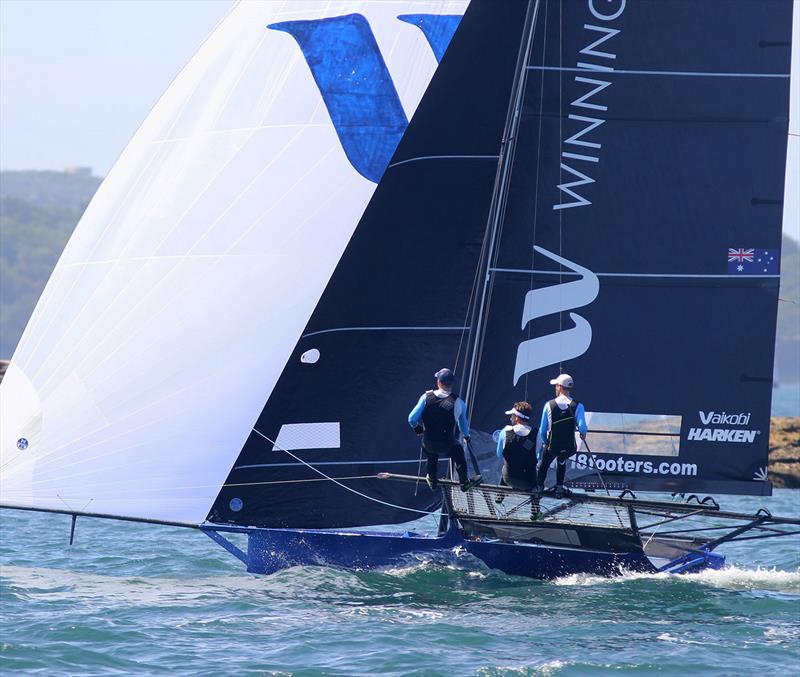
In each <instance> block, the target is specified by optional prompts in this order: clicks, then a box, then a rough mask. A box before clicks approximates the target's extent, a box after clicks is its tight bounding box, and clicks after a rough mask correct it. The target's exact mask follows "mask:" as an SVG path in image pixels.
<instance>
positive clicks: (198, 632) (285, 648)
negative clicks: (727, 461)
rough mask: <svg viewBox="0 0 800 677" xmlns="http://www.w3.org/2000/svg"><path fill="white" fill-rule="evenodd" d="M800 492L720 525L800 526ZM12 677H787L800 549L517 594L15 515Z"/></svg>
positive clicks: (9, 580) (1, 661)
mask: <svg viewBox="0 0 800 677" xmlns="http://www.w3.org/2000/svg"><path fill="white" fill-rule="evenodd" d="M799 504H800V492H798V491H792V490H778V491H776V495H775V496H773V497H772V498H769V499H764V498H753V497H726V500H725V501H724V503H723V507H724V508H726V509H733V510H754V509H756V508H758V507H760V506H761V505H765V506H766V507H768V508H769V509H770V510H772V511H773V512H774V513H775V514H790V515H793V516H798V515H800V507H799ZM0 512H2V514H0V671H2V674H3V675H7V674H11V673H24V674H42V675H45V674H46V675H129V674H130V675H234V674H235V675H304V676H306V675H307V676H310V675H376V674H381V675H419V676H423V675H424V676H428V675H479V676H485V677H489V676H493V675H635V674H646V673H650V672H653V671H657V672H658V674H660V675H694V674H697V675H753V674H756V673H757V674H759V675H762V676H763V675H782V676H787V675H791V674H797V669H798V665H800V639H798V638H799V637H800V537H784V538H778V539H774V540H766V541H751V542H743V543H739V544H730V545H729V546H728V547H727V548H725V549H724V550H723V552H725V553H726V554H727V555H728V561H729V566H728V568H726V569H724V570H721V571H711V572H707V573H702V574H696V575H687V576H670V575H663V574H662V575H629V576H623V577H620V578H614V579H604V578H600V577H596V576H569V577H565V578H562V579H559V580H555V581H551V582H541V581H533V580H529V579H525V578H518V577H513V576H507V575H505V574H502V573H499V572H496V571H491V570H488V569H486V568H485V567H482V566H479V565H478V564H477V563H476V562H475V561H474V560H461V559H459V558H456V557H455V556H454V559H453V561H452V562H451V563H449V564H432V563H429V562H424V561H420V562H418V563H416V564H414V565H411V566H408V567H406V568H401V569H389V570H383V571H370V572H354V571H343V570H337V569H332V568H324V567H295V568H292V569H289V570H286V571H282V572H280V573H277V574H274V575H272V576H254V575H251V574H247V573H246V572H245V571H243V569H242V566H241V564H240V563H239V562H238V560H235V559H234V558H232V557H231V556H229V555H228V554H227V553H226V552H225V551H223V550H222V549H221V548H219V547H218V546H217V545H215V544H214V543H213V542H212V541H211V540H210V539H208V538H207V537H205V536H204V535H203V534H201V533H199V532H196V531H193V530H184V529H176V528H170V527H158V526H147V525H138V524H126V523H114V522H108V521H103V520H92V519H89V518H83V519H79V520H78V524H77V530H76V540H75V545H73V546H72V547H69V545H68V540H69V518H68V517H66V516H61V515H42V514H34V513H24V512H17V511H10V510H4V511H0Z"/></svg>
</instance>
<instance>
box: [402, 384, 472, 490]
mask: <svg viewBox="0 0 800 677" xmlns="http://www.w3.org/2000/svg"><path fill="white" fill-rule="evenodd" d="M434 376H435V377H436V390H427V391H426V392H424V393H423V394H422V396H421V397H420V398H419V401H418V402H417V405H416V406H415V407H414V408H413V409H412V410H411V413H410V414H409V415H408V424H409V425H410V426H411V427H412V428H413V429H414V432H416V433H417V434H418V435H422V452H423V453H424V454H425V456H426V458H427V460H428V473H427V476H426V477H425V481H426V482H427V483H428V486H429V487H430V488H431V491H434V490H435V489H436V487H437V477H438V473H437V470H438V463H439V458H440V457H446V458H450V459H452V461H453V463H455V466H456V472H457V473H458V481H459V482H460V483H461V490H462V491H468V490H469V489H471V488H472V487H474V486H477V485H478V484H480V475H477V476H476V477H474V478H472V479H470V478H469V476H468V475H467V461H466V458H464V447H462V446H461V444H460V443H459V440H458V432H459V430H460V431H461V435H462V436H463V437H464V442H469V423H468V422H467V405H466V404H465V403H464V400H462V399H461V398H460V397H459V396H458V395H457V394H456V393H454V392H453V381H455V377H454V376H453V372H452V371H450V370H449V369H440V370H439V371H437V372H436V373H435V374H434Z"/></svg>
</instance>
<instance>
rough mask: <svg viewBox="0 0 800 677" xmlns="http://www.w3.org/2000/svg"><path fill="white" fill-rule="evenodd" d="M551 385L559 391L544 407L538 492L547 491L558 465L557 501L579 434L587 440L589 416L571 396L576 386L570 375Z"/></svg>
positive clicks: (561, 492)
mask: <svg viewBox="0 0 800 677" xmlns="http://www.w3.org/2000/svg"><path fill="white" fill-rule="evenodd" d="M550 385H554V386H555V387H556V396H555V399H552V400H550V401H549V402H548V403H547V404H545V405H544V410H543V411H542V421H541V423H540V424H539V437H541V439H542V443H543V447H542V451H543V453H542V461H541V463H540V464H539V472H538V474H537V484H538V487H537V490H541V489H542V488H543V487H544V480H545V478H546V477H547V471H548V470H549V469H550V464H551V463H552V462H553V461H556V463H557V465H556V487H555V489H556V498H561V497H562V496H563V495H564V493H565V490H564V475H565V474H566V472H567V459H568V458H569V457H570V456H572V454H574V453H575V452H576V451H577V445H576V443H575V430H576V429H577V430H578V432H579V433H580V436H581V439H582V440H585V439H586V433H587V432H588V428H587V427H586V412H585V411H584V409H583V405H582V404H581V403H580V402H578V401H577V400H575V399H573V398H572V395H570V392H571V390H572V388H573V386H574V385H575V382H574V381H573V380H572V377H571V376H570V375H569V374H560V375H559V376H557V377H556V378H554V379H553V380H552V381H550Z"/></svg>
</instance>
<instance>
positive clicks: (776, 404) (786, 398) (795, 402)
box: [772, 383, 800, 416]
mask: <svg viewBox="0 0 800 677" xmlns="http://www.w3.org/2000/svg"><path fill="white" fill-rule="evenodd" d="M772 415H773V416H800V383H781V384H780V385H779V386H778V387H777V388H774V389H773V390H772Z"/></svg>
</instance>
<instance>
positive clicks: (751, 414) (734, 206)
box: [468, 0, 792, 494]
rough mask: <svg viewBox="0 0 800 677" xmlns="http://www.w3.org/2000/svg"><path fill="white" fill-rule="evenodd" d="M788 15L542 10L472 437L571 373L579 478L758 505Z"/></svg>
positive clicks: (601, 7) (765, 487)
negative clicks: (579, 424) (582, 423)
mask: <svg viewBox="0 0 800 677" xmlns="http://www.w3.org/2000/svg"><path fill="white" fill-rule="evenodd" d="M791 5H792V3H791V2H790V1H789V0H786V1H785V2H781V1H778V2H769V3H760V2H751V1H749V0H741V1H733V2H728V1H727V0H725V1H724V2H722V1H719V2H703V3H697V2H689V1H686V2H684V1H682V0H670V1H669V2H659V1H653V2H628V3H626V2H625V0H617V1H615V2H602V3H601V2H593V1H592V0H574V1H568V2H557V1H555V0H549V1H548V0H542V2H541V7H540V9H539V18H538V20H537V24H536V29H535V39H534V44H533V49H532V54H531V59H530V61H529V65H528V71H527V72H528V77H527V80H526V83H525V85H526V90H525V97H524V105H523V107H522V109H521V111H520V114H521V123H520V126H519V132H518V137H517V139H516V148H515V151H514V162H513V164H512V166H511V168H510V179H509V181H510V188H509V191H508V197H507V200H506V202H505V204H504V209H505V218H504V219H503V221H502V223H501V224H500V228H499V230H498V234H497V241H496V246H495V250H494V256H493V257H492V259H491V260H489V261H486V262H484V266H485V268H486V269H487V284H486V295H487V317H486V321H485V325H484V329H483V330H482V331H481V335H480V336H477V337H476V338H477V339H478V340H479V345H478V352H479V355H480V360H479V362H478V364H477V370H476V372H475V374H474V380H473V383H472V389H471V391H470V392H469V393H468V395H470V396H471V398H472V400H473V401H472V404H473V410H472V424H473V426H474V427H476V428H478V429H480V430H483V431H485V432H490V431H492V430H494V429H496V428H497V427H499V423H500V422H501V421H499V419H500V418H501V415H502V412H503V410H504V409H505V408H507V407H508V406H510V404H511V403H512V402H514V401H515V400H518V399H527V400H528V401H530V402H531V403H532V404H533V405H534V410H535V412H536V414H537V419H538V414H539V412H540V411H541V408H542V405H543V404H544V402H546V401H547V399H549V398H551V397H553V393H552V387H551V386H550V385H548V381H549V380H550V379H551V378H552V377H553V376H555V375H556V374H558V373H559V372H561V371H563V372H568V373H570V374H571V375H572V376H573V377H575V379H576V384H577V387H576V390H575V395H576V396H577V398H578V399H579V400H581V401H583V402H584V403H585V406H586V410H587V412H590V413H589V427H590V429H591V431H592V432H591V433H590V435H589V438H588V442H589V447H590V449H591V452H592V453H590V452H589V451H588V450H587V449H586V447H583V448H582V449H580V450H579V453H578V454H577V455H576V456H575V457H573V459H572V461H571V462H570V463H569V465H568V469H569V473H570V474H569V475H568V478H569V477H572V478H573V479H578V478H580V479H581V484H583V485H584V486H601V481H600V480H599V479H598V476H597V472H598V471H601V473H602V476H603V478H605V482H606V484H607V485H608V486H609V487H616V488H630V489H640V490H668V491H681V492H683V491H704V492H711V491H714V492H721V493H750V494H764V493H769V492H770V491H771V487H770V484H769V482H768V481H766V480H767V476H766V467H767V447H768V437H769V424H770V399H771V394H772V391H771V380H772V364H773V350H774V339H775V322H776V308H777V294H778V282H779V271H778V261H779V255H780V242H781V216H782V204H783V191H784V171H785V159H786V138H787V131H788V117H789V71H790V51H791V50H790V42H791V41H790V36H791V12H792V6H791Z"/></svg>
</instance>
